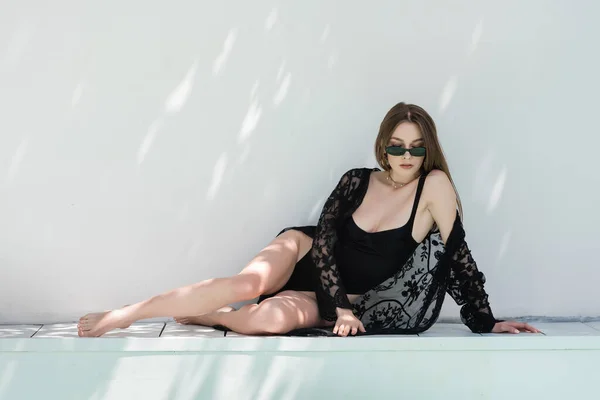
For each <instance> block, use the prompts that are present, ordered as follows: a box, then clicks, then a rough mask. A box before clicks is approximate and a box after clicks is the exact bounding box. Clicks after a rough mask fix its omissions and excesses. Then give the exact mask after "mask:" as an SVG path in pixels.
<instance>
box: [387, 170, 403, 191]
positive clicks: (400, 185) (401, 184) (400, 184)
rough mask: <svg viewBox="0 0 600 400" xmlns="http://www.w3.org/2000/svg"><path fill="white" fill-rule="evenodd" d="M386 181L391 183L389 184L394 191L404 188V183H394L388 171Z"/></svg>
mask: <svg viewBox="0 0 600 400" xmlns="http://www.w3.org/2000/svg"><path fill="white" fill-rule="evenodd" d="M387 180H388V181H389V182H391V183H392V187H393V188H394V189H398V188H401V187H403V186H406V183H400V182H396V181H395V180H394V178H392V173H391V172H390V171H388V176H387Z"/></svg>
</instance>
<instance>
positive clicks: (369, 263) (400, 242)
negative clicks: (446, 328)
mask: <svg viewBox="0 0 600 400" xmlns="http://www.w3.org/2000/svg"><path fill="white" fill-rule="evenodd" d="M425 176H426V175H422V176H421V177H420V178H419V183H418V186H417V191H416V194H415V200H414V204H413V208H412V212H411V215H410V219H409V220H408V222H407V223H406V224H405V225H404V226H401V227H399V228H394V229H389V230H385V231H379V232H366V231H364V230H363V229H361V228H360V227H359V226H358V225H356V222H355V221H354V218H353V217H352V216H350V217H348V218H347V219H346V220H345V221H344V223H343V225H342V227H341V228H340V230H339V231H338V241H337V243H336V246H335V260H336V265H337V267H338V269H339V273H340V278H341V281H342V284H343V285H344V287H345V288H346V293H349V294H363V293H366V292H367V291H369V290H370V289H373V287H375V286H376V285H378V284H380V283H382V282H383V281H385V280H386V279H388V278H389V277H391V276H392V275H394V273H396V271H397V269H398V267H399V266H401V265H404V264H405V263H406V261H408V259H409V257H410V256H411V255H412V254H413V253H414V251H415V250H416V248H417V246H418V243H417V242H416V241H415V240H414V238H413V237H412V230H413V225H414V222H415V216H416V214H417V207H418V205H419V199H420V197H421V193H422V191H423V185H424V184H425ZM293 229H295V230H299V231H301V232H303V233H305V234H306V235H308V236H310V237H311V238H314V235H315V227H314V226H303V227H295V228H293ZM315 272H316V267H315V265H314V263H313V261H312V258H311V255H310V251H309V252H308V253H307V254H306V255H305V256H304V257H302V259H300V261H298V262H297V263H296V266H295V268H294V272H293V273H292V276H291V277H290V279H289V280H288V282H287V283H286V284H285V286H284V287H283V288H281V290H279V291H278V292H281V291H284V290H297V291H310V292H312V291H314V290H315V285H316V284H317V283H316V282H315ZM278 292H277V293H278ZM275 294H276V293H273V294H270V295H264V296H261V299H260V300H259V301H262V300H263V299H265V298H267V297H271V296H273V295H275Z"/></svg>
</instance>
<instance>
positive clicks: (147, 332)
mask: <svg viewBox="0 0 600 400" xmlns="http://www.w3.org/2000/svg"><path fill="white" fill-rule="evenodd" d="M164 325H165V324H164V323H162V322H155V323H144V322H139V323H135V324H133V325H131V326H130V327H129V328H127V329H115V330H114V331H111V332H108V333H106V334H105V335H103V336H102V337H105V338H115V337H138V338H142V337H143V338H152V337H159V336H160V332H161V331H162V329H163V327H164ZM33 337H34V338H72V337H78V335H77V324H76V323H68V324H49V325H44V326H42V329H40V330H39V332H38V333H36V334H35V335H34V336H33Z"/></svg>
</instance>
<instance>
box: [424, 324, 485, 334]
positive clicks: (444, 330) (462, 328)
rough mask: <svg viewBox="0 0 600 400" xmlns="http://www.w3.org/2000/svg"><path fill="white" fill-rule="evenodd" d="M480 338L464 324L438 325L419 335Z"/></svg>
mask: <svg viewBox="0 0 600 400" xmlns="http://www.w3.org/2000/svg"><path fill="white" fill-rule="evenodd" d="M469 336H480V335H479V334H478V333H473V332H471V330H470V329H469V328H467V326H466V325H463V324H445V323H437V324H434V325H433V326H432V327H431V328H429V329H428V330H427V331H425V332H423V333H419V337H469Z"/></svg>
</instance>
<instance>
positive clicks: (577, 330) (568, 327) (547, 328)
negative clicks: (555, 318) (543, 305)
mask: <svg viewBox="0 0 600 400" xmlns="http://www.w3.org/2000/svg"><path fill="white" fill-rule="evenodd" d="M530 325H532V326H534V327H535V328H538V329H539V330H541V331H542V332H543V333H544V334H545V335H546V336H588V335H600V331H599V330H596V329H594V328H592V327H591V326H588V325H586V324H583V323H581V322H539V323H536V322H532V323H531V324H530Z"/></svg>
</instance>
